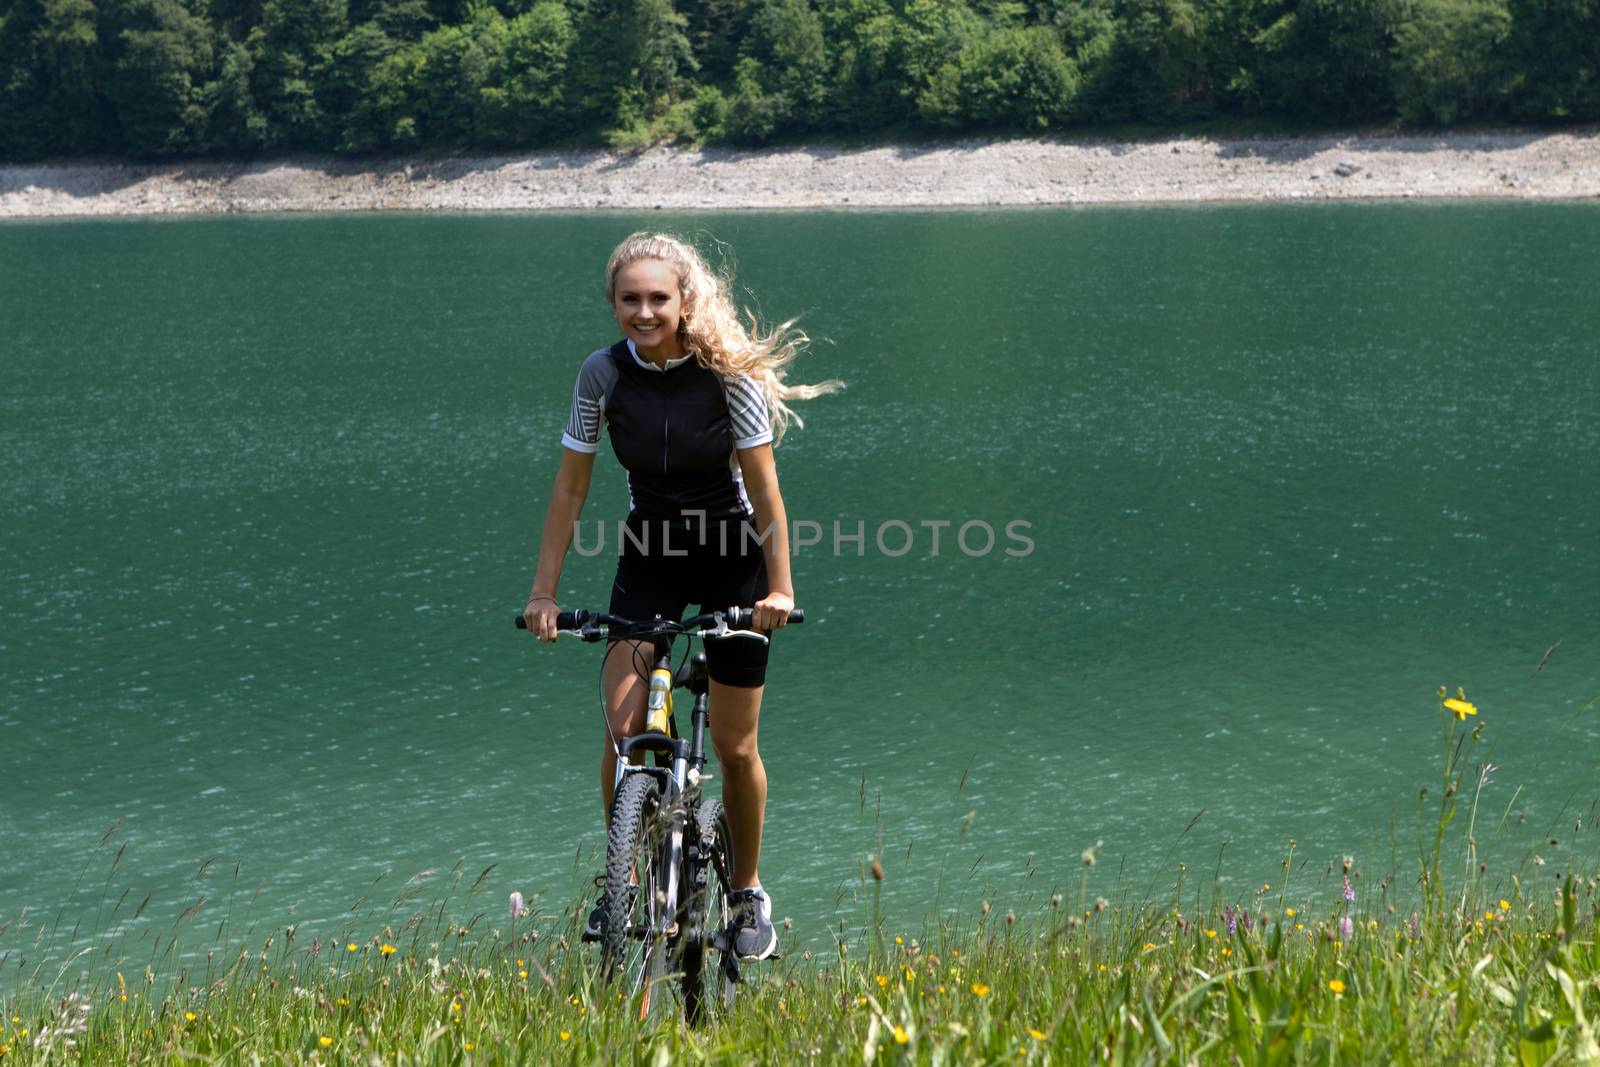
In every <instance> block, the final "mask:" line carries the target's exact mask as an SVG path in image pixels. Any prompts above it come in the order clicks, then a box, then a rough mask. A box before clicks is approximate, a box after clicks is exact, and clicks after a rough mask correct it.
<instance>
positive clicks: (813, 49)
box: [748, 0, 828, 129]
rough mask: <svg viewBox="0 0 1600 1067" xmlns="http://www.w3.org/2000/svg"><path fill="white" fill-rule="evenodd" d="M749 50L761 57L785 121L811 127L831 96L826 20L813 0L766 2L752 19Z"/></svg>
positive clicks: (751, 54)
mask: <svg viewBox="0 0 1600 1067" xmlns="http://www.w3.org/2000/svg"><path fill="white" fill-rule="evenodd" d="M752 28H753V30H754V32H753V34H752V35H751V40H750V43H749V45H748V54H749V55H750V56H752V57H754V58H756V59H758V60H760V61H761V64H762V68H763V70H764V73H765V76H764V81H765V83H766V90H767V92H768V93H769V94H770V95H773V96H775V97H777V98H778V100H779V106H780V108H781V110H782V112H783V116H784V119H785V120H786V122H787V123H788V124H789V125H791V126H793V127H795V128H798V129H810V128H813V127H815V126H816V125H817V124H818V123H819V122H820V120H821V118H822V114H823V108H824V105H825V104H826V101H827V97H828V50H827V45H826V42H825V41H824V40H823V34H822V19H821V17H819V16H818V14H817V12H816V10H815V9H814V8H813V7H812V6H811V4H810V2H809V0H766V2H765V3H764V4H763V5H762V7H761V8H760V9H759V10H758V11H757V13H756V16H755V18H754V20H753V23H752Z"/></svg>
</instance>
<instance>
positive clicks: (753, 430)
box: [722, 374, 772, 448]
mask: <svg viewBox="0 0 1600 1067" xmlns="http://www.w3.org/2000/svg"><path fill="white" fill-rule="evenodd" d="M722 392H723V395H725V396H726V397H727V398H728V418H729V419H730V420H731V421H732V423H733V447H734V448H754V447H756V446H757V445H765V444H770V443H771V441H772V420H771V419H770V418H769V417H768V414H767V394H766V391H765V390H764V389H762V388H761V384H760V383H759V382H757V381H756V380H755V379H754V378H751V377H750V376H749V375H747V374H727V375H724V376H723V378H722Z"/></svg>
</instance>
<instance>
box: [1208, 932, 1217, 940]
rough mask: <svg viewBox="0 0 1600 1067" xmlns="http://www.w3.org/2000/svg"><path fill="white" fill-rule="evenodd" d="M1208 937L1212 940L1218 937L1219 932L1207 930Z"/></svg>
mask: <svg viewBox="0 0 1600 1067" xmlns="http://www.w3.org/2000/svg"><path fill="white" fill-rule="evenodd" d="M1206 936H1207V937H1210V938H1215V937H1216V936H1217V932H1216V931H1215V930H1207V931H1206Z"/></svg>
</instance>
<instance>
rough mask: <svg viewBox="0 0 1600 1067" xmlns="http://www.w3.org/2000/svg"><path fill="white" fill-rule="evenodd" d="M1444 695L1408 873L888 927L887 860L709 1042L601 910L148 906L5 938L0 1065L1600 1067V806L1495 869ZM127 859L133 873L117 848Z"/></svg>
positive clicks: (1287, 872)
mask: <svg viewBox="0 0 1600 1067" xmlns="http://www.w3.org/2000/svg"><path fill="white" fill-rule="evenodd" d="M1439 696H1440V699H1439V706H1438V722H1439V729H1440V749H1439V752H1440V768H1439V773H1438V776H1437V777H1436V778H1435V779H1434V781H1433V783H1432V784H1430V785H1429V786H1427V787H1426V788H1424V789H1422V790H1420V791H1419V794H1418V799H1417V808H1416V822H1415V827H1414V829H1415V841H1414V843H1413V842H1412V841H1411V840H1410V837H1411V834H1410V832H1409V831H1408V832H1407V833H1406V835H1405V836H1406V838H1407V840H1406V841H1405V844H1404V846H1403V847H1401V848H1399V849H1398V851H1399V854H1400V855H1401V856H1402V857H1403V859H1402V860H1401V861H1400V862H1399V863H1398V864H1397V865H1396V868H1395V869H1394V870H1392V871H1389V872H1387V873H1385V874H1383V875H1377V874H1374V873H1371V872H1368V871H1364V870H1363V866H1362V864H1361V863H1358V862H1357V860H1356V859H1355V858H1354V857H1338V858H1332V859H1328V860H1323V859H1317V860H1315V861H1311V860H1308V859H1307V858H1306V857H1304V856H1301V855H1297V852H1296V844H1295V842H1293V841H1289V842H1286V843H1285V850H1284V856H1283V859H1282V861H1281V863H1280V864H1279V867H1278V869H1277V870H1276V871H1273V872H1270V874H1268V875H1267V876H1265V877H1263V879H1262V880H1260V881H1253V882H1251V883H1250V887H1249V889H1248V890H1247V891H1244V892H1242V893H1241V892H1238V891H1234V890H1229V891H1227V892H1225V891H1224V885H1225V884H1231V883H1225V882H1224V880H1223V878H1222V877H1221V875H1222V858H1221V855H1220V854H1219V855H1218V857H1217V863H1216V867H1215V869H1213V870H1211V871H1207V872H1200V871H1197V870H1193V869H1191V868H1190V867H1189V866H1188V865H1187V864H1185V863H1183V862H1174V863H1173V864H1172V870H1171V880H1170V882H1168V883H1167V884H1166V885H1165V887H1164V888H1163V889H1162V890H1161V891H1160V893H1159V894H1158V895H1157V896H1156V897H1155V898H1149V897H1145V898H1140V897H1138V896H1136V895H1134V894H1132V893H1129V894H1124V895H1121V896H1118V898H1117V899H1114V900H1111V899H1106V898H1105V897H1101V896H1097V895H1095V894H1094V892H1093V890H1092V888H1091V886H1092V885H1093V884H1095V879H1094V876H1095V875H1096V874H1097V872H1096V871H1095V867H1096V866H1097V865H1098V864H1099V863H1100V862H1101V853H1102V846H1101V845H1099V844H1098V843H1089V844H1088V846H1087V847H1085V848H1084V849H1083V851H1082V853H1081V857H1080V858H1081V870H1082V874H1081V877H1080V879H1079V880H1078V882H1077V884H1076V885H1075V886H1070V887H1067V888H1065V889H1064V890H1063V891H1061V892H1056V893H1052V894H1050V895H1049V896H1048V897H1046V898H1043V899H1042V901H1041V900H1040V899H1039V898H1037V897H1034V898H1031V900H1030V903H1029V904H1028V905H1027V906H1026V907H1021V906H1020V905H1017V906H1012V905H1008V903H1007V902H1006V901H1003V900H994V901H983V902H981V903H980V904H979V905H978V906H977V907H976V908H974V909H972V910H971V913H970V914H968V915H962V916H949V915H946V916H944V917H942V918H938V917H934V918H927V919H922V918H918V919H917V920H915V921H913V922H909V923H908V922H905V921H904V920H903V919H902V918H900V917H896V916H894V915H891V914H884V913H883V911H882V909H881V906H880V905H879V903H878V902H877V892H876V891H877V890H878V889H879V888H880V886H881V881H880V879H881V878H882V877H883V868H882V867H881V865H880V864H879V863H878V862H877V857H876V856H873V855H870V854H869V855H864V856H862V857H861V860H862V862H861V870H862V873H861V876H860V881H861V886H860V888H861V889H862V895H861V899H862V901H863V905H862V908H861V912H862V914H861V915H860V916H859V917H858V920H859V921H857V922H855V923H854V924H853V925H852V924H842V925H841V926H840V927H839V928H838V929H837V930H836V931H834V934H835V936H834V937H833V943H832V944H831V946H829V947H827V948H825V949H818V948H816V947H815V946H810V947H806V946H802V945H800V944H798V943H792V944H789V945H787V946H786V951H785V954H784V957H783V958H782V959H781V960H780V961H775V962H769V963H766V964H762V965H760V966H759V967H752V968H749V969H748V971H747V974H748V975H749V976H750V980H749V981H748V982H747V983H746V984H745V985H744V987H743V989H742V991H741V995H740V999H739V1002H738V1004H737V1005H736V1006H735V1007H734V1009H733V1010H732V1012H731V1013H729V1014H728V1015H726V1016H725V1017H722V1018H720V1019H718V1020H716V1021H715V1022H714V1023H712V1024H710V1025H707V1026H704V1027H700V1028H690V1027H688V1026H686V1025H685V1024H683V1022H682V1021H681V1020H680V1019H675V1018H672V1017H670V1016H669V1017H668V1019H666V1020H664V1021H661V1022H658V1023H653V1024H651V1025H650V1026H648V1027H644V1026H641V1024H640V1023H639V1022H638V1019H637V1010H636V1006H635V1005H634V1004H632V1003H631V1002H628V1001H626V1000H624V999H622V998H621V996H620V995H619V994H617V993H616V992H615V991H614V990H613V989H612V988H610V987H608V986H607V985H606V984H605V983H603V982H601V981H599V980H598V979H597V977H596V973H595V969H594V963H593V957H592V955H591V950H589V949H587V948H586V947H584V946H580V945H578V944H577V942H576V937H575V932H576V929H577V926H576V917H577V915H579V914H581V913H582V912H583V911H584V910H585V909H586V904H585V902H583V901H580V900H573V901H571V902H570V903H569V904H568V905H567V906H565V907H561V908H548V907H546V908H540V907H538V906H536V907H535V908H534V909H533V911H532V912H531V914H528V915H526V916H519V917H513V916H511V915H510V914H509V913H508V912H507V910H506V909H505V908H504V907H503V906H501V903H500V902H499V900H498V898H497V897H495V896H494V895H493V894H492V893H491V891H490V890H489V889H488V888H487V875H488V874H489V872H488V871H484V872H482V873H481V874H479V875H477V877H476V878H473V877H472V872H471V871H469V870H464V869H462V868H461V867H459V866H458V867H457V868H456V869H455V870H453V871H450V872H447V873H446V874H444V875H439V876H435V875H431V874H424V875H419V876H417V877H414V878H413V879H411V880H409V881H407V882H406V883H405V885H404V886H403V887H402V888H401V889H400V890H398V891H397V892H395V893H394V894H393V896H392V899H391V900H390V902H389V904H388V905H387V907H385V908H383V909H377V910H370V911H368V912H366V913H365V915H364V918H363V919H362V920H361V921H360V922H356V923H354V924H353V925H352V926H351V927H350V928H349V929H348V930H347V931H344V932H342V933H341V935H340V936H338V937H336V938H335V937H326V936H324V937H311V936H309V935H301V934H300V932H299V931H298V930H297V929H296V928H295V927H294V926H289V925H279V926H277V927H276V928H274V929H271V930H270V931H267V932H265V933H262V932H261V931H260V930H259V929H258V928H257V927H256V926H254V925H252V926H251V927H250V929H248V930H245V931H242V932H241V931H237V930H235V929H233V928H232V927H231V926H230V924H229V921H228V920H227V919H224V920H223V921H222V922H220V923H218V924H217V926H216V927H215V929H214V931H213V930H212V928H211V927H210V925H209V924H207V925H204V928H203V929H202V928H201V925H200V924H201V920H200V919H199V918H198V916H199V915H200V914H201V910H200V906H199V905H198V904H197V905H196V907H195V908H193V909H191V910H190V911H189V912H186V913H185V915H184V916H183V917H182V918H180V920H179V921H178V924H177V926H176V927H174V928H173V929H171V930H168V931H166V933H165V934H164V935H163V934H157V935H154V939H153V940H151V935H150V934H149V932H148V928H146V929H145V931H144V934H143V936H141V937H139V938H135V937H134V936H133V933H132V932H133V930H134V929H135V928H136V926H137V922H136V920H137V918H138V914H139V911H140V910H142V907H141V905H140V904H139V903H138V902H137V901H135V900H133V899H131V897H130V896H129V895H128V894H124V895H123V897H122V899H120V900H117V901H115V902H111V901H108V902H107V912H106V913H105V914H102V915H100V916H97V917H95V920H94V922H95V923H96V924H98V925H97V927H96V929H97V931H98V932H96V933H95V934H93V935H85V934H84V930H83V926H82V924H81V923H72V924H69V923H68V922H67V921H66V919H65V917H64V916H62V915H57V916H55V917H54V918H53V919H48V920H40V919H37V918H36V917H34V916H32V915H29V914H24V915H21V916H17V917H13V918H10V919H9V920H5V921H0V990H4V991H6V992H5V994H4V998H3V999H0V1004H3V1016H0V1057H3V1058H4V1062H5V1065H6V1067H10V1065H11V1064H12V1063H17V1064H43V1063H83V1064H99V1063H108V1064H109V1063H119V1064H121V1063H172V1064H177V1063H240V1064H245V1063H248V1064H257V1063H270V1064H302V1063H363V1064H367V1063H372V1064H379V1063H382V1064H441V1065H442V1064H472V1063H574V1062H576V1063H591V1062H606V1063H630V1064H642V1063H649V1064H666V1063H679V1062H682V1063H741V1064H742V1063H751V1062H761V1063H775V1062H815V1063H856V1062H866V1063H878V1062H885V1063H898V1062H915V1063H930V1064H942V1063H962V1064H971V1063H1002V1062H1004V1063H1063V1064H1077V1063H1091V1062H1094V1063H1106V1064H1143V1063H1181V1064H1187V1063H1239V1064H1262V1065H1266V1064H1280V1063H1284V1064H1288V1063H1377V1062H1392V1063H1422V1064H1436V1063H1446V1062H1472V1063H1515V1064H1545V1063H1574V1064H1592V1063H1600V943H1597V939H1596V936H1595V919H1596V917H1597V915H1600V873H1597V871H1596V868H1595V864H1594V858H1595V857H1594V853H1593V850H1592V849H1588V850H1586V849H1585V848H1584V847H1582V846H1581V845H1580V844H1576V843H1575V842H1582V841H1584V837H1583V831H1584V824H1585V822H1586V821H1588V822H1592V814H1591V813H1592V809H1591V810H1590V811H1587V812H1585V813H1584V814H1582V815H1574V816H1572V819H1573V823H1572V825H1573V835H1572V837H1570V838H1568V839H1567V840H1566V841H1561V840H1559V839H1553V838H1552V839H1544V840H1541V841H1539V842H1537V843H1535V844H1533V845H1531V846H1529V847H1527V848H1526V849H1525V850H1524V851H1523V852H1522V853H1521V856H1520V859H1518V860H1517V861H1516V862H1514V863H1513V864H1512V865H1511V867H1510V868H1509V869H1506V870H1501V869H1497V868H1498V866H1499V864H1498V863H1497V862H1491V861H1490V860H1489V859H1488V858H1487V855H1488V852H1489V846H1490V843H1491V842H1492V841H1496V840H1501V839H1504V838H1507V837H1514V836H1515V835H1514V833H1513V831H1514V828H1515V817H1514V814H1513V812H1512V809H1511V807H1510V806H1509V805H1508V806H1507V807H1506V809H1505V810H1504V812H1502V813H1494V812H1489V811H1486V810H1482V806H1481V805H1480V799H1481V796H1482V793H1483V790H1484V788H1485V786H1486V785H1488V784H1489V783H1490V782H1491V780H1492V779H1491V776H1492V775H1493V774H1494V773H1495V771H1496V768H1495V767H1494V766H1493V765H1492V764H1489V763H1486V762H1482V761H1480V760H1477V759H1475V756H1476V750H1477V748H1478V745H1479V742H1480V741H1481V739H1482V736H1483V731H1484V719H1485V718H1486V717H1487V716H1480V715H1479V712H1478V709H1477V708H1476V707H1474V706H1473V705H1472V704H1471V703H1469V702H1468V701H1467V700H1466V699H1465V696H1464V695H1463V694H1461V693H1459V692H1458V693H1457V694H1456V695H1454V696H1448V695H1447V694H1446V693H1445V692H1444V691H1442V690H1441V692H1440V695H1439ZM1589 707H1590V708H1591V709H1592V708H1593V707H1594V704H1593V703H1591V705H1590V706H1589ZM1480 842H1481V844H1480ZM102 845H103V846H104V847H105V848H106V849H107V851H108V852H110V853H111V854H112V858H111V860H110V863H111V866H112V868H113V870H114V869H115V867H116V864H117V863H119V862H120V861H121V858H122V855H121V852H120V851H119V850H117V849H116V847H115V845H114V842H113V835H112V834H109V833H108V834H107V836H106V838H105V839H104V840H103V842H102ZM1497 855H1498V853H1497ZM12 862H16V858H15V857H13V858H12ZM383 881H384V877H382V876H380V878H379V879H378V883H377V884H375V886H374V887H368V892H369V893H375V892H378V891H379V890H378V888H377V885H381V883H382V882H383ZM107 884H108V885H109V884H110V882H109V878H108V883H107ZM1019 908H1020V913H1019V910H1018V909H1019ZM789 936H791V937H792V936H793V935H792V934H791V935H789ZM197 946H198V947H197Z"/></svg>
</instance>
